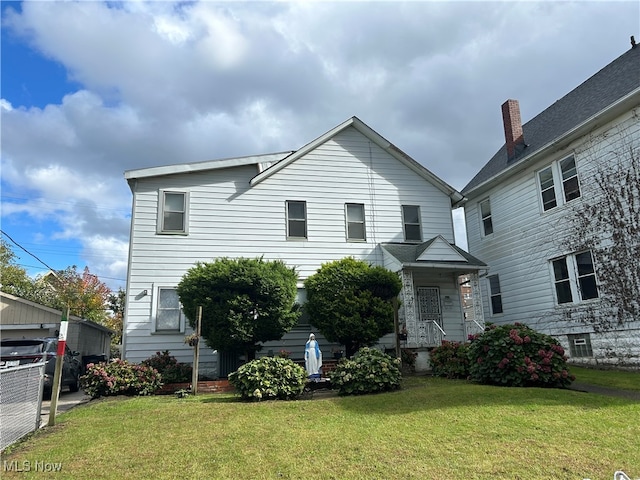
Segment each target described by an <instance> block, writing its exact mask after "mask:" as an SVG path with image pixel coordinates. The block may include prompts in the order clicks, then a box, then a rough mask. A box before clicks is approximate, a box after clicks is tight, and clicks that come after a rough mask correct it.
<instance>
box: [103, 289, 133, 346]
mask: <svg viewBox="0 0 640 480" xmlns="http://www.w3.org/2000/svg"><path fill="white" fill-rule="evenodd" d="M126 297H127V294H126V292H125V291H124V290H123V289H122V288H118V292H117V293H115V294H114V293H110V294H109V296H108V297H107V308H108V309H109V310H111V315H108V316H107V317H106V318H105V320H104V321H103V322H102V324H103V325H104V326H105V327H107V328H110V329H111V330H113V331H115V332H116V333H115V335H114V336H113V337H111V344H112V345H120V344H121V343H122V328H123V323H124V322H123V319H124V308H125V299H126Z"/></svg>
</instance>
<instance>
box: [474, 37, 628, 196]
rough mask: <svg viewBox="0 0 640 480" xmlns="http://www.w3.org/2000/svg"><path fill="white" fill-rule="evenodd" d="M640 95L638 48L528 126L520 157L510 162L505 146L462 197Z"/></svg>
mask: <svg viewBox="0 0 640 480" xmlns="http://www.w3.org/2000/svg"><path fill="white" fill-rule="evenodd" d="M639 95H640V48H638V47H634V48H631V49H629V50H628V51H627V52H625V53H624V54H622V55H621V56H620V57H618V58H617V59H615V60H614V61H613V62H611V63H610V64H609V65H607V66H606V67H604V68H603V69H602V70H600V71H599V72H598V73H596V74H595V75H593V76H592V77H590V78H589V79H588V80H586V81H585V82H583V83H582V84H581V85H579V86H578V87H576V88H575V89H573V90H572V91H571V92H569V93H568V94H567V95H565V96H564V97H562V98H561V99H560V100H558V101H556V102H555V103H554V104H553V105H551V106H550V107H548V108H547V109H546V110H544V111H543V112H542V113H540V114H538V115H537V116H536V117H534V118H533V119H531V120H530V121H528V122H527V123H525V124H524V125H523V126H522V130H523V134H524V141H525V144H526V148H524V149H523V151H522V152H521V153H520V156H519V157H516V159H515V160H512V161H510V162H508V161H507V149H506V145H503V146H502V147H501V148H500V150H498V151H497V152H496V154H495V155H494V156H493V157H492V158H491V160H489V162H488V163H487V164H486V165H485V166H484V167H482V169H481V170H480V171H479V172H478V174H477V175H476V176H475V177H474V178H473V179H472V180H471V181H470V182H469V183H468V184H467V185H466V186H465V187H464V188H463V189H462V194H463V195H467V194H469V192H471V191H473V190H475V189H478V188H479V187H481V186H483V185H486V184H487V183H488V182H490V181H491V180H493V179H495V178H496V177H498V176H500V175H501V174H502V173H505V172H507V171H509V170H511V169H512V168H513V167H514V166H516V165H519V166H522V164H523V163H524V162H525V160H527V159H531V158H532V157H533V156H534V155H535V154H537V153H541V151H544V150H546V148H549V147H551V146H553V145H554V144H555V143H556V142H558V141H561V140H563V139H565V138H566V139H568V138H569V137H571V136H572V134H578V133H579V130H580V127H583V126H587V125H590V128H592V125H591V124H592V123H593V122H594V121H596V120H597V119H599V118H601V117H602V116H605V115H606V114H607V113H614V111H616V112H617V108H616V107H619V106H620V104H621V103H626V100H629V99H631V100H633V97H637V96H639ZM635 101H638V100H637V99H635Z"/></svg>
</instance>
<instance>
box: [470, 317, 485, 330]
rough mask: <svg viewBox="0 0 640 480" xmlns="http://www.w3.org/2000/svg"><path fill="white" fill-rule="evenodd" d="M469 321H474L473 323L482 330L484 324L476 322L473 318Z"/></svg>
mask: <svg viewBox="0 0 640 480" xmlns="http://www.w3.org/2000/svg"><path fill="white" fill-rule="evenodd" d="M471 321H472V322H473V323H475V324H476V325H477V326H478V328H479V329H480V330H484V326H483V325H480V324H479V323H478V322H476V321H475V319H472V320H471Z"/></svg>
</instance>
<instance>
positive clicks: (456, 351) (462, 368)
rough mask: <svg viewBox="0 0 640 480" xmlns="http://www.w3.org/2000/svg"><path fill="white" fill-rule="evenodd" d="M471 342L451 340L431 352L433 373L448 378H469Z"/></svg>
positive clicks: (445, 341)
mask: <svg viewBox="0 0 640 480" xmlns="http://www.w3.org/2000/svg"><path fill="white" fill-rule="evenodd" d="M468 354H469V344H468V343H460V342H449V341H447V340H444V341H443V342H442V345H440V346H439V347H436V348H434V349H433V350H431V352H430V353H429V357H430V359H431V368H432V370H433V374H434V375H437V376H439V377H446V378H467V377H468V376H469V357H468Z"/></svg>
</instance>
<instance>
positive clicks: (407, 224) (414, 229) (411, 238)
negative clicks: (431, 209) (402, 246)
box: [402, 205, 422, 242]
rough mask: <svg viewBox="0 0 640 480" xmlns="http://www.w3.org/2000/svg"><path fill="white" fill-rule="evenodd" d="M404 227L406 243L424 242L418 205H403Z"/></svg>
mask: <svg viewBox="0 0 640 480" xmlns="http://www.w3.org/2000/svg"><path fill="white" fill-rule="evenodd" d="M402 225H403V228H404V240H405V242H421V241H422V224H421V222H420V207H419V206H418V205H402Z"/></svg>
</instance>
